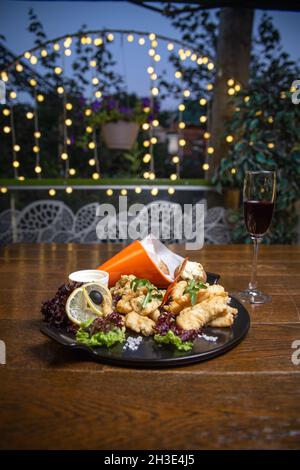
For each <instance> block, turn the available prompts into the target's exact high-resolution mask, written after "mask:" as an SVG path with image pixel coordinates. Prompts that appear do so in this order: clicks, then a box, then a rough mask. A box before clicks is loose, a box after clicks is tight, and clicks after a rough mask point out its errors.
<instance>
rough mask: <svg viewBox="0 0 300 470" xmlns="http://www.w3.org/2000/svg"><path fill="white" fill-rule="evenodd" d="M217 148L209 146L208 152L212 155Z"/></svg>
mask: <svg viewBox="0 0 300 470" xmlns="http://www.w3.org/2000/svg"><path fill="white" fill-rule="evenodd" d="M214 151H215V149H214V148H213V147H207V153H209V154H210V155H212V154H213V153H214Z"/></svg>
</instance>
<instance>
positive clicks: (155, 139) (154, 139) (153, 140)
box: [150, 137, 157, 145]
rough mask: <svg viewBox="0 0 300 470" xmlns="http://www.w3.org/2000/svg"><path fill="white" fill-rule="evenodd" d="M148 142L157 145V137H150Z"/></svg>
mask: <svg viewBox="0 0 300 470" xmlns="http://www.w3.org/2000/svg"><path fill="white" fill-rule="evenodd" d="M150 142H151V144H153V145H155V144H157V137H151V139H150Z"/></svg>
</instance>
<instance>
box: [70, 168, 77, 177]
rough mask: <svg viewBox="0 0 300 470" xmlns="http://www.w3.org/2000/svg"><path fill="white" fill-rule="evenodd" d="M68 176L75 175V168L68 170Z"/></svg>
mask: <svg viewBox="0 0 300 470" xmlns="http://www.w3.org/2000/svg"><path fill="white" fill-rule="evenodd" d="M69 175H71V176H74V175H76V170H75V168H70V169H69Z"/></svg>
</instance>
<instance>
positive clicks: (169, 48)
mask: <svg viewBox="0 0 300 470" xmlns="http://www.w3.org/2000/svg"><path fill="white" fill-rule="evenodd" d="M167 49H168V51H173V49H174V44H173V43H172V42H169V43H168V45H167Z"/></svg>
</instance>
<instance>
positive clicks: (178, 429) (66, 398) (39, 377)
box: [0, 244, 300, 449]
mask: <svg viewBox="0 0 300 470" xmlns="http://www.w3.org/2000/svg"><path fill="white" fill-rule="evenodd" d="M174 248H175V249H176V250H177V251H178V252H179V253H180V254H182V255H184V253H185V252H184V249H183V248H180V247H178V246H176V247H174ZM118 249H119V247H118V246H117V245H112V246H110V245H103V246H91V245H90V246H84V245H74V244H70V245H10V246H7V247H6V248H4V249H2V251H1V254H0V260H1V262H0V286H1V291H0V299H1V301H0V339H2V340H4V341H5V343H6V347H7V364H6V365H0V448H9V449H19V448H23V449H34V448H39V449H53V448H57V449H92V448H97V449H140V448H146V449H166V448H172V449H176V448H177V449H202V448H209V449H229V448H234V449H253V448H258V449H260V448H266V449H273V448H282V449H286V448H299V444H300V365H294V364H293V363H292V361H291V355H292V353H293V351H294V350H293V349H292V347H291V345H292V343H293V341H294V340H300V316H299V312H300V292H299V286H300V247H299V246H298V247H296V246H294V247H289V246H274V247H262V250H261V254H260V258H259V272H260V279H259V281H260V287H261V288H262V289H263V290H265V291H266V292H267V293H269V294H272V296H273V301H272V302H271V303H269V304H266V305H265V306H256V307H254V306H252V307H251V306H250V307H249V312H250V315H251V319H252V325H251V329H250V332H249V334H248V336H247V337H246V339H245V340H244V341H243V342H242V343H241V344H240V345H239V346H238V347H237V348H235V349H233V350H232V351H230V352H228V353H227V354H225V355H224V356H221V357H218V358H216V359H213V360H211V361H208V362H205V363H200V364H196V365H191V366H188V367H181V368H175V369H171V368H170V369H166V370H159V369H156V370H144V369H142V370H141V369H140V370H135V369H125V368H118V367H113V366H107V365H101V364H99V363H95V362H91V361H90V360H88V359H87V358H86V356H85V355H83V354H82V353H75V352H72V351H68V350H65V349H64V348H63V347H61V346H60V345H58V344H56V343H54V342H53V341H51V340H49V339H47V338H46V337H45V336H43V335H42V334H41V333H40V332H39V326H40V321H41V315H40V304H41V301H42V300H43V299H45V298H47V297H50V296H52V295H53V294H54V292H55V290H56V288H57V286H59V285H60V284H61V283H63V282H64V281H65V280H66V277H67V274H68V273H69V272H71V271H74V270H76V269H82V268H90V267H94V266H96V265H97V264H99V263H100V261H104V260H105V259H107V258H108V257H110V256H112V255H113V254H114V253H115V252H116V251H117V250H118ZM251 255H252V250H251V247H250V246H208V247H206V248H205V249H203V250H202V251H201V252H195V253H192V252H189V256H190V257H191V256H193V257H194V258H195V259H198V260H199V261H201V263H203V265H204V266H205V268H206V269H207V270H210V271H215V272H219V273H220V274H221V275H222V279H221V281H222V283H223V284H224V285H225V287H226V288H227V289H228V290H229V291H233V290H236V289H241V288H244V287H245V286H246V284H247V281H248V279H249V273H250V263H251ZM299 357H300V354H299Z"/></svg>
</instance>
